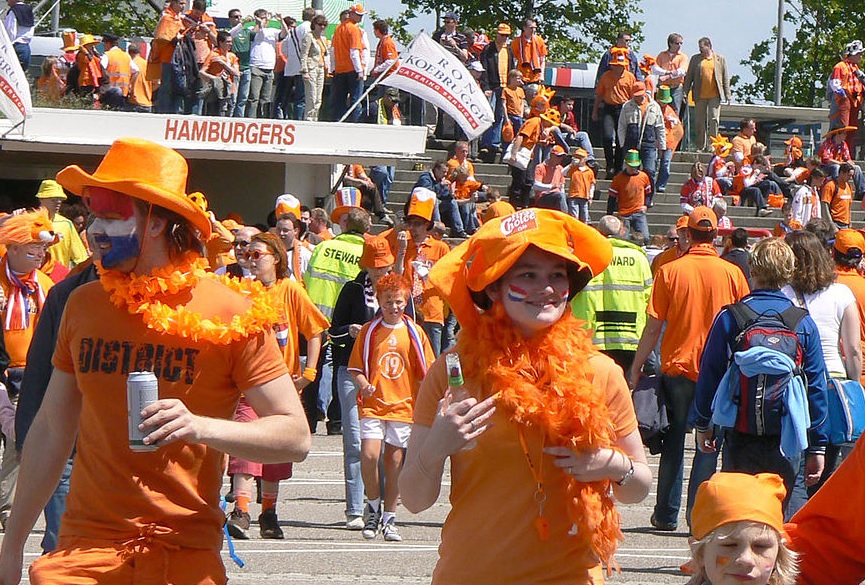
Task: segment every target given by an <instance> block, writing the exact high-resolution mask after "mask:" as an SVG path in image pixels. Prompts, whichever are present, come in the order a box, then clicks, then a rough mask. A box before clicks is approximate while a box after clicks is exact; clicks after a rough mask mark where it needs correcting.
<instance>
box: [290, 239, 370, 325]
mask: <svg viewBox="0 0 865 585" xmlns="http://www.w3.org/2000/svg"><path fill="white" fill-rule="evenodd" d="M363 241H364V240H363V236H362V235H360V234H352V233H348V234H340V235H338V236H336V237H335V238H333V239H332V240H327V241H326V242H322V243H320V244H319V245H318V246H316V247H315V250H313V252H312V258H310V259H309V267H308V268H307V269H306V274H304V275H303V281H304V283H305V284H306V292H307V293H308V294H309V298H311V299H312V302H314V303H315V305H316V306H317V307H318V308H319V310H320V311H321V312H322V313H324V316H325V317H327V319H328V320H330V319H331V317H333V308H334V307H335V306H336V299H337V298H338V297H339V292H340V291H341V290H342V287H343V285H344V284H345V283H346V282H348V281H349V280H354V278H355V277H356V276H357V275H358V273H359V272H360V257H361V254H363Z"/></svg>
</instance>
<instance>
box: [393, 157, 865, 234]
mask: <svg viewBox="0 0 865 585" xmlns="http://www.w3.org/2000/svg"><path fill="white" fill-rule="evenodd" d="M449 156H450V154H449V152H448V151H447V150H443V149H441V148H438V149H437V148H428V149H427V151H426V153H425V154H424V155H423V156H422V157H421V158H419V159H414V160H401V161H399V163H398V164H397V167H396V173H395V176H394V183H393V186H392V187H391V193H390V200H389V202H388V208H389V209H390V210H391V211H392V212H394V213H395V214H396V215H397V216H401V215H402V209H403V205H404V204H405V202H406V201H407V200H408V197H409V194H410V193H411V189H412V187H413V186H414V184H415V182H416V181H417V178H418V176H420V174H421V173H422V172H423V171H418V170H414V167H415V164H417V163H420V164H423V167H424V170H428V169H429V168H430V167H431V166H432V162H433V161H436V160H447V159H448V158H449ZM595 157H596V158H597V159H598V164H599V168H600V169H604V161H603V157H604V152H603V149H602V148H595ZM698 158H699V159H700V160H702V161H703V163H708V161H709V155H707V154H697V153H693V152H677V153H676V154H675V155H674V157H673V162H672V163H671V166H670V180H669V182H668V184H667V191H666V193H659V194H656V195H655V198H654V206H653V207H652V208H651V209H650V210H649V212H648V214H647V216H648V223H649V232H650V233H651V234H664V233H666V231H667V229H669V227H670V226H672V225H675V223H676V219H677V218H678V217H679V216H680V215H681V214H682V207H681V205H680V203H679V193H680V191H681V188H682V185H683V184H684V183H685V182H686V181H687V180H688V178H689V177H690V168H691V165H692V164H693V163H694V161H695V160H697V159H698ZM474 166H475V177H476V178H477V179H478V180H479V181H481V182H482V183H484V184H486V185H489V186H491V187H494V188H496V189H498V190H499V192H501V193H502V195H504V196H505V197H507V191H508V187H509V186H510V184H511V177H510V172H509V167H508V166H507V165H505V164H498V163H496V164H486V163H478V162H476V163H474ZM860 166H862V165H861V163H860ZM604 175H605V172H604V171H603V170H601V171H599V173H598V182H597V187H596V196H595V197H596V198H595V200H594V201H593V202H592V204H591V206H590V208H589V213H590V216H591V219H592V221H596V220H597V219H599V218H600V217H601V216H602V215H604V214H605V213H606V209H607V190H608V188H609V186H610V181H609V180H607V179H605V178H603V177H604ZM727 215H728V216H729V217H730V219H731V220H732V222H733V225H734V226H735V227H744V228H762V229H768V230H770V231H771V230H772V229H773V228H774V227H775V226H776V225H777V224H778V222H779V221H780V219H781V213H780V211H775V212H774V213H773V214H772V215H770V216H768V217H755V215H756V209H755V208H753V207H736V206H733V205H731V204H730V201H729V200H728V207H727ZM853 223H854V225H855V226H862V224H863V223H865V211H863V210H862V209H861V204H860V202H858V201H856V202H854V203H853Z"/></svg>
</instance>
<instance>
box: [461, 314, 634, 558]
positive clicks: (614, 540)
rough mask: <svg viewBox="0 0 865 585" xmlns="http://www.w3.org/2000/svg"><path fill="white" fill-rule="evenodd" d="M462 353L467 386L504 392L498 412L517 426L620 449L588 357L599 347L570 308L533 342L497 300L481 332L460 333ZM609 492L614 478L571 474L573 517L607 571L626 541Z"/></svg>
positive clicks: (566, 441)
mask: <svg viewBox="0 0 865 585" xmlns="http://www.w3.org/2000/svg"><path fill="white" fill-rule="evenodd" d="M456 350H457V351H458V352H459V354H460V357H461V358H462V359H463V363H465V364H471V367H470V368H466V369H465V372H466V378H468V380H470V381H471V382H472V383H471V384H467V386H468V387H472V388H481V389H482V390H481V392H482V393H483V396H479V397H477V398H478V399H483V398H486V397H487V396H491V395H493V394H496V393H498V400H497V407H498V408H499V409H502V411H503V412H504V413H505V414H506V415H507V417H508V419H509V420H510V421H511V422H513V423H514V424H517V425H523V426H526V427H535V428H541V429H544V430H545V431H546V443H547V444H550V445H568V446H571V447H573V448H574V449H577V450H579V449H596V448H614V445H613V444H614V442H615V440H616V436H615V432H614V427H613V422H612V419H611V417H610V412H609V409H608V408H607V397H606V392H605V389H604V388H598V387H596V386H594V385H593V384H592V369H591V367H590V366H589V357H591V356H592V355H593V354H597V350H596V349H595V347H594V346H593V345H592V341H591V338H590V336H589V333H588V332H587V330H586V329H585V327H584V324H582V323H581V322H580V321H578V320H577V319H575V318H574V317H573V316H572V315H571V312H570V311H568V312H567V313H566V315H565V316H564V317H562V318H561V319H560V320H559V321H558V322H557V323H555V324H554V325H553V326H552V327H550V328H549V329H548V330H547V331H546V332H545V333H544V334H542V335H539V336H536V337H532V338H529V339H527V338H525V337H523V336H522V335H521V334H520V333H519V331H517V330H516V328H515V327H514V326H513V324H512V322H511V320H510V318H509V317H508V316H507V314H506V313H505V311H504V307H503V306H502V304H501V303H500V302H497V303H495V305H494V306H493V307H492V309H491V310H490V311H488V312H486V313H485V314H483V315H481V316H480V324H479V325H478V326H477V327H475V328H472V329H471V330H468V329H466V330H463V331H462V332H461V333H460V337H459V341H458V343H457V348H456ZM610 494H611V485H610V481H609V480H607V481H600V482H594V483H580V482H578V481H577V480H576V479H575V478H573V477H572V476H569V481H568V486H567V497H568V506H567V509H568V514H569V519H570V520H571V521H572V522H573V523H574V524H575V525H576V526H577V529H578V534H580V535H583V536H584V537H586V538H588V539H589V541H590V544H591V548H592V550H593V552H594V553H595V554H596V555H597V557H598V558H599V559H600V560H601V562H603V563H604V564H605V565H606V566H607V567H608V570H609V567H611V566H612V565H613V563H614V561H613V554H614V553H615V551H616V547H617V546H618V541H620V540H623V536H622V532H621V530H620V529H619V521H620V517H619V513H618V511H617V510H616V508H615V505H614V503H613V499H612V497H611V495H610Z"/></svg>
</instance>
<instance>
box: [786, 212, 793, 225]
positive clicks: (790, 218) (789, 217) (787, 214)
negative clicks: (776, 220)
mask: <svg viewBox="0 0 865 585" xmlns="http://www.w3.org/2000/svg"><path fill="white" fill-rule="evenodd" d="M792 220H793V210H792V209H785V210H784V223H790V222H791V221H792Z"/></svg>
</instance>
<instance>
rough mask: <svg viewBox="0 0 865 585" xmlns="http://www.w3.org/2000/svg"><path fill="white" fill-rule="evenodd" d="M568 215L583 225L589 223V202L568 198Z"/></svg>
mask: <svg viewBox="0 0 865 585" xmlns="http://www.w3.org/2000/svg"><path fill="white" fill-rule="evenodd" d="M568 213H569V214H570V215H571V217H576V218H577V219H578V220H580V221H581V222H583V223H589V200H588V199H580V198H579V197H568Z"/></svg>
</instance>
